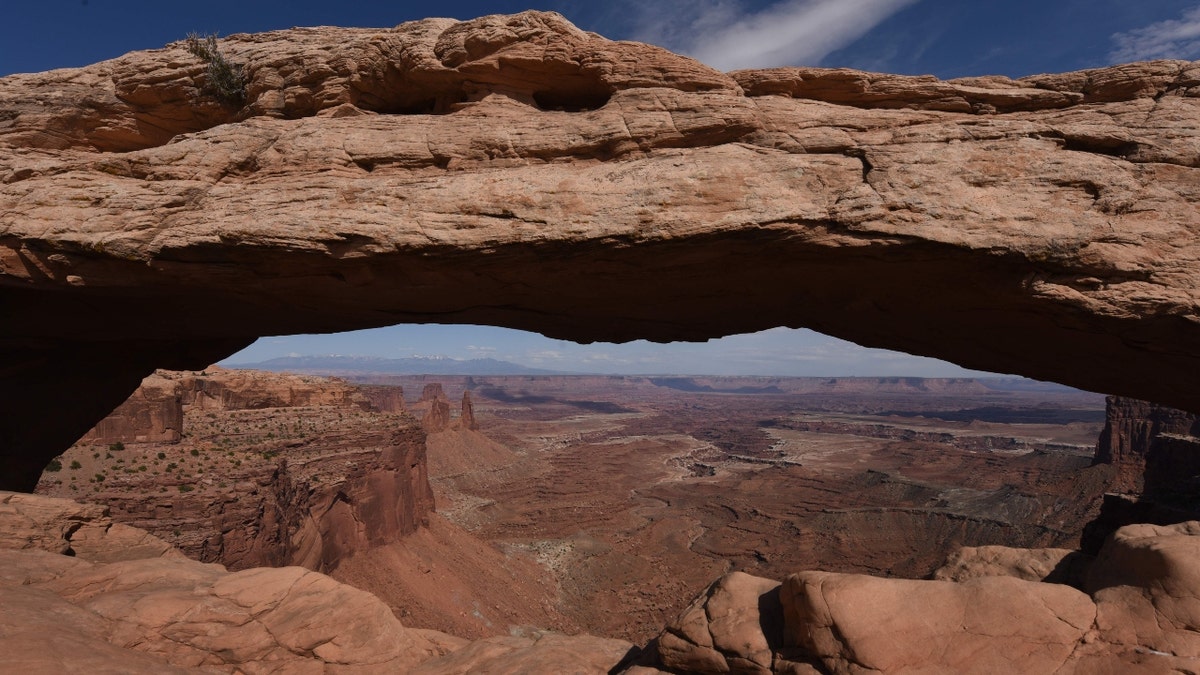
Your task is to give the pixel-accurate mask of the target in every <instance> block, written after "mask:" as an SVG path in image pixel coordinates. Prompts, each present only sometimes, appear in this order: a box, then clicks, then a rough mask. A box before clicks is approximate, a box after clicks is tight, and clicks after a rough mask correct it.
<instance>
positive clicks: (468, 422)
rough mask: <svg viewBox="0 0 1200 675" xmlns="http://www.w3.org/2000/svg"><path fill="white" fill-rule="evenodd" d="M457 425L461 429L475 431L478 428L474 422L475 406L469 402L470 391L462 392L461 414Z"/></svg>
mask: <svg viewBox="0 0 1200 675" xmlns="http://www.w3.org/2000/svg"><path fill="white" fill-rule="evenodd" d="M458 419H459V425H461V426H462V428H463V429H468V430H472V431H473V430H475V429H478V428H479V424H478V423H476V422H475V404H474V403H472V402H471V390H470V389H468V390H466V391H464V392H463V397H462V413H460V414H459V418H458Z"/></svg>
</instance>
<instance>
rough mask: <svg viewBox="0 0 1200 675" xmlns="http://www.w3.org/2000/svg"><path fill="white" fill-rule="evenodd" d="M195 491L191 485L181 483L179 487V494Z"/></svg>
mask: <svg viewBox="0 0 1200 675" xmlns="http://www.w3.org/2000/svg"><path fill="white" fill-rule="evenodd" d="M195 489H196V488H194V487H192V486H191V485H188V484H187V483H183V484H181V485H180V486H179V491H180V492H191V491H192V490H195Z"/></svg>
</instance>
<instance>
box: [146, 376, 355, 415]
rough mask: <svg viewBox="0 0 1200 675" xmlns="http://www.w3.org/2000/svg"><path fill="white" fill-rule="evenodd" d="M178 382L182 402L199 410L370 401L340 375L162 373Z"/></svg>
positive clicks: (351, 404)
mask: <svg viewBox="0 0 1200 675" xmlns="http://www.w3.org/2000/svg"><path fill="white" fill-rule="evenodd" d="M160 375H162V376H164V377H169V378H173V379H175V380H176V381H178V382H179V389H180V393H181V396H182V398H183V404H184V405H185V406H188V407H189V408H195V409H197V410H257V409H260V408H298V407H303V406H314V405H319V406H340V407H353V408H358V409H360V410H368V409H370V407H371V403H370V400H369V399H368V398H367V397H366V395H364V394H363V393H362V392H361V391H359V389H358V387H355V386H352V385H349V384H347V383H345V382H343V381H342V380H339V379H337V378H328V377H316V376H313V375H292V374H288V373H268V372H263V371H257V370H228V369H225V368H221V367H219V366H209V367H208V368H207V369H205V370H204V371H202V372H184V373H171V372H169V371H167V372H163V373H160Z"/></svg>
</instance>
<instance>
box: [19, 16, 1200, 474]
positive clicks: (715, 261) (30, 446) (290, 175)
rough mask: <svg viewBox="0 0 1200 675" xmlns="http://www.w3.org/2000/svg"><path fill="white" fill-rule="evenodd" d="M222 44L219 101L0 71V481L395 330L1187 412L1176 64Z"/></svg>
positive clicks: (1193, 396)
mask: <svg viewBox="0 0 1200 675" xmlns="http://www.w3.org/2000/svg"><path fill="white" fill-rule="evenodd" d="M220 48H221V50H222V51H223V52H224V53H225V54H226V55H227V56H228V58H229V59H230V60H232V61H233V62H235V63H238V64H240V65H242V66H244V68H245V71H246V73H247V75H248V85H247V88H246V96H245V104H244V105H243V106H242V107H241V108H237V107H235V106H230V105H227V104H225V103H222V102H221V101H218V100H216V99H215V98H213V97H212V96H211V95H209V94H207V93H206V89H205V79H204V78H205V76H204V74H203V72H204V65H203V64H202V63H201V62H199V61H198V60H197V59H196V58H194V57H193V56H191V55H190V54H189V53H188V52H187V50H186V49H185V47H184V45H183V44H182V43H175V44H172V45H168V46H167V47H164V48H162V49H158V50H152V51H148V52H140V53H134V54H130V55H127V56H124V57H121V58H118V59H114V60H112V61H107V62H104V63H100V64H96V65H95V66H91V67H88V68H82V69H67V70H57V71H53V72H51V73H45V74H33V75H16V76H10V77H6V78H3V79H0V120H4V121H3V122H0V213H3V216H2V217H0V272H2V275H0V300H2V302H3V304H4V306H5V308H6V317H7V318H9V320H8V321H6V322H5V324H4V325H3V327H2V328H0V347H2V348H3V350H4V353H5V362H6V363H9V364H12V365H11V366H10V367H9V368H6V369H5V371H4V373H3V375H2V377H3V380H2V381H0V408H4V409H6V410H8V411H12V412H13V413H14V414H13V415H12V416H11V419H10V418H9V417H6V418H5V421H4V423H3V425H0V447H2V448H3V453H5V455H4V456H5V459H4V464H3V466H0V469H2V471H0V476H3V479H2V480H3V481H4V483H3V484H5V485H10V486H20V487H23V488H25V489H28V488H30V487H32V485H33V483H34V482H35V481H36V473H37V470H39V469H40V468H41V467H42V466H43V465H44V464H45V462H46V460H48V459H49V458H50V457H53V456H54V455H57V454H58V453H59V452H61V451H62V449H63V448H65V447H66V446H67V445H68V444H69V443H70V442H71V441H73V440H74V439H75V438H76V437H78V436H79V435H81V434H82V433H83V432H84V431H86V430H87V429H88V428H90V427H91V426H92V425H93V424H94V423H95V422H96V421H97V420H98V419H100V418H101V417H102V416H103V415H104V414H105V413H107V412H108V410H110V409H111V408H112V407H115V406H116V405H117V404H118V403H119V402H120V401H122V400H124V399H125V398H126V397H127V396H128V394H129V393H130V392H131V391H133V389H134V388H135V386H136V383H137V381H138V380H140V378H141V377H143V376H145V375H147V374H149V372H150V371H151V370H152V369H153V368H155V367H176V368H179V367H191V368H197V367H203V366H204V365H206V364H207V363H211V362H213V361H216V360H219V359H220V358H221V357H222V356H224V355H226V354H228V353H231V352H232V351H234V350H236V349H237V348H239V347H240V346H242V345H244V344H246V343H247V342H248V341H249V340H250V339H252V338H253V337H255V336H259V335H268V334H282V333H293V332H326V331H333V330H348V329H353V328H365V327H371V326H379V325H384V324H390V323H396V322H402V321H412V322H420V321H439V322H463V323H482V324H493V325H505V326H510V327H515V328H524V329H531V330H537V331H539V332H542V333H544V334H547V335H551V336H555V337H562V338H569V339H575V340H582V341H592V340H630V339H635V338H650V339H655V340H675V339H704V338H708V337H713V336H717V335H725V334H729V333H736V332H746V331H751V330H756V329H762V328H767V327H772V326H780V325H787V326H808V327H812V328H815V329H818V330H821V331H824V332H828V333H831V334H834V335H838V336H841V337H844V338H848V339H851V340H854V341H856V342H859V343H861V344H867V345H873V346H879V347H888V348H894V349H901V350H905V351H910V352H913V353H920V354H927V355H931V356H938V357H942V358H946V359H950V360H953V361H957V362H959V363H962V364H964V365H968V366H971V367H976V368H981V369H985V370H994V371H1002V372H1014V373H1021V374H1025V375H1030V376H1034V377H1038V378H1042V379H1051V380H1056V381H1061V382H1067V383H1070V384H1074V385H1077V386H1080V387H1083V388H1086V389H1091V390H1100V391H1106V392H1111V393H1118V394H1125V395H1132V396H1139V397H1141V398H1144V399H1149V400H1157V401H1160V402H1162V403H1165V404H1169V405H1174V406H1177V407H1180V408H1183V409H1189V410H1193V411H1200V395H1198V394H1197V393H1196V391H1197V390H1196V388H1195V386H1194V381H1193V380H1194V378H1193V375H1192V374H1194V373H1195V372H1197V371H1200V367H1198V366H1200V362H1198V360H1197V359H1198V357H1197V354H1196V352H1195V350H1194V349H1193V348H1192V346H1193V345H1195V344H1196V343H1197V335H1198V334H1200V315H1198V314H1197V312H1196V307H1197V299H1198V288H1200V276H1198V275H1200V264H1198V263H1200V260H1198V258H1200V244H1197V242H1198V241H1200V237H1197V232H1196V228H1197V225H1196V223H1197V222H1198V219H1197V218H1196V214H1197V208H1196V204H1197V200H1200V195H1197V193H1196V191H1195V190H1194V186H1195V185H1196V182H1197V181H1196V179H1195V175H1194V173H1195V171H1196V167H1197V164H1198V160H1197V157H1198V156H1200V129H1198V128H1197V126H1196V125H1195V123H1194V120H1195V119H1196V117H1197V106H1198V105H1200V103H1198V102H1197V92H1200V86H1198V85H1200V67H1197V66H1196V65H1194V64H1192V63H1187V62H1182V61H1158V62H1150V63H1138V64H1129V65H1124V66H1118V67H1113V68H1107V69H1101V70H1091V71H1082V72H1078V73H1067V74H1062V75H1042V76H1036V77H1031V78H1025V79H1022V80H1015V81H1014V80H1008V79H1006V78H996V77H992V78H969V79H965V80H956V81H951V82H939V81H937V80H933V79H931V78H913V77H900V76H883V75H877V74H868V73H857V72H850V71H824V70H815V69H773V70H769V71H747V72H739V73H734V74H731V75H726V74H722V73H719V72H716V71H714V70H711V69H709V68H707V67H705V66H703V65H701V64H699V63H697V62H695V61H692V60H690V59H687V58H684V57H680V56H676V55H674V54H671V53H668V52H666V51H663V50H661V49H657V48H654V47H649V46H646V45H640V44H636V43H628V42H620V43H615V42H610V41H608V40H605V39H604V38H602V37H600V36H597V35H595V34H591V33H586V32H584V31H580V30H579V29H577V28H575V27H574V26H572V25H570V24H569V23H568V22H566V21H565V20H564V19H563V18H562V17H561V16H558V15H555V14H548V13H537V12H526V13H522V14H518V15H513V16H491V17H484V18H481V19H476V20H473V21H467V22H456V21H452V20H448V19H430V20H426V21H420V22H413V23H408V24H404V25H401V26H398V27H396V28H393V29H338V28H316V29H296V30H292V31H278V32H272V33H264V34H259V35H240V36H233V37H230V38H227V39H225V40H223V41H221V44H220ZM296 64H302V65H301V66H300V67H297V65H296ZM297 195H303V199H299V198H297ZM81 327H86V328H84V329H81ZM1097 363H1103V364H1105V365H1104V367H1096V364H1097ZM56 378H62V379H63V381H64V382H65V383H66V384H69V385H70V387H71V389H72V390H73V391H79V392H81V393H80V395H79V397H78V399H71V400H67V401H63V400H61V396H60V392H61V391H62V390H63V386H61V385H60V383H59V382H56V383H55V384H54V385H53V386H50V385H47V384H45V382H47V381H53V380H55V379H56ZM51 403H53V404H54V405H53V407H54V408H55V409H56V410H57V411H58V413H59V414H58V415H57V416H56V419H55V420H54V422H53V425H50V424H47V423H43V424H39V423H36V422H33V423H31V422H30V421H29V420H36V419H38V415H37V414H36V413H37V412H38V411H41V410H45V409H47V408H49V407H50V404H51ZM12 420H20V422H15V421H12Z"/></svg>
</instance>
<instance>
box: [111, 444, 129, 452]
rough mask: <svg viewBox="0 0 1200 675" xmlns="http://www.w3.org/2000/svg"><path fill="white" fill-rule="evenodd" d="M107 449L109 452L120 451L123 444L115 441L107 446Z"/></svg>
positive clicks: (123, 446) (123, 447)
mask: <svg viewBox="0 0 1200 675" xmlns="http://www.w3.org/2000/svg"><path fill="white" fill-rule="evenodd" d="M108 449H109V450H110V451H111V452H120V451H122V450H124V449H125V444H124V443H122V442H121V441H117V442H116V443H113V444H112V445H110V446H108Z"/></svg>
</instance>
